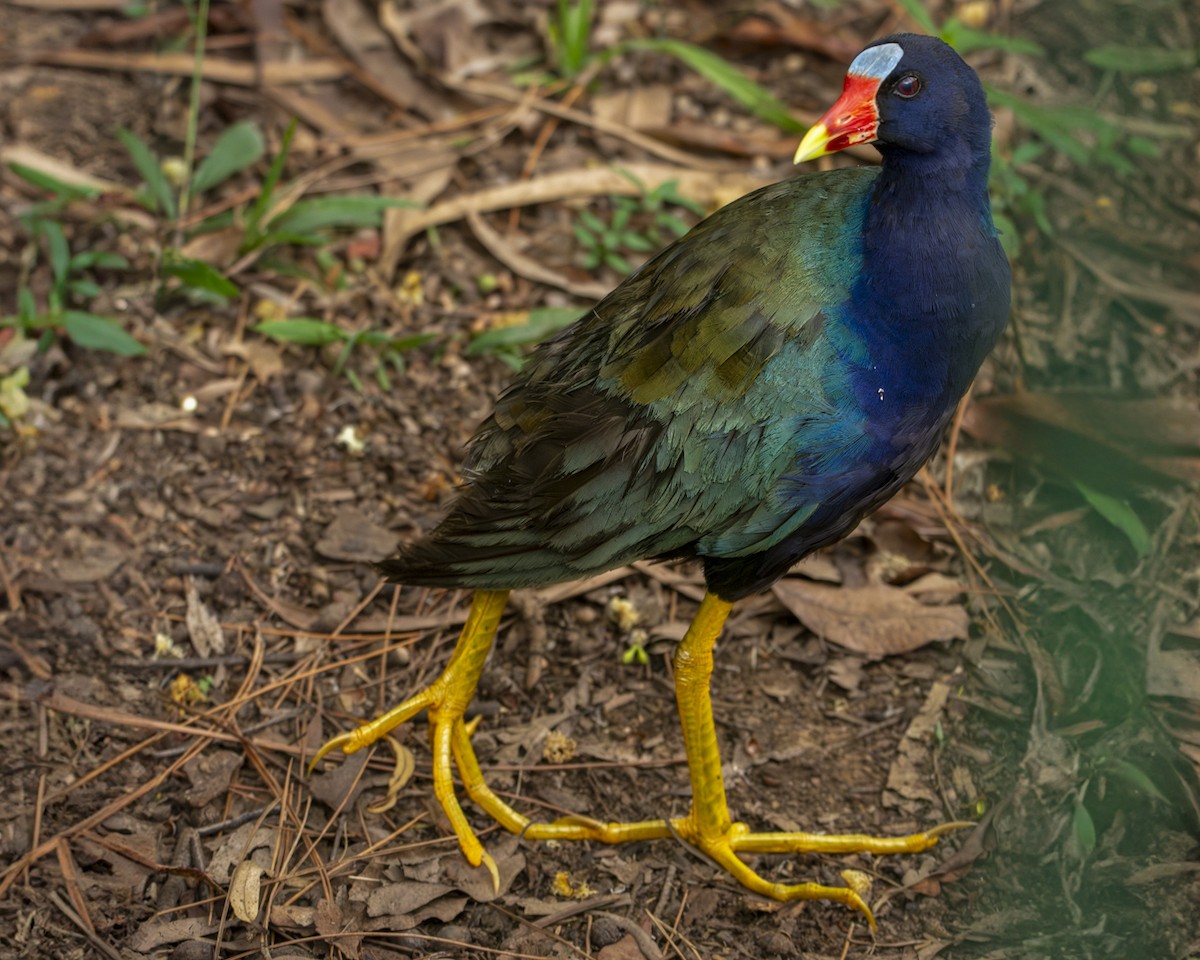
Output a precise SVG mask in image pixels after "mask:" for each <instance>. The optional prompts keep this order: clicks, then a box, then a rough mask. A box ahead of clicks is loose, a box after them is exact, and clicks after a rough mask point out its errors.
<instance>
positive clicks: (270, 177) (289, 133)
mask: <svg viewBox="0 0 1200 960" xmlns="http://www.w3.org/2000/svg"><path fill="white" fill-rule="evenodd" d="M295 135H296V118H295V117H292V119H291V121H290V122H289V123H288V125H287V129H285V130H284V131H283V138H282V139H281V140H280V142H279V151H278V152H277V153H276V154H275V158H274V159H273V160H272V161H271V169H269V170H268V171H267V175H266V177H265V178H264V179H263V183H262V189H261V190H259V191H258V199H257V200H255V201H254V206H252V207H251V208H250V212H249V213H248V214H247V215H246V230H247V233H250V234H257V233H258V232H259V229H260V227H261V226H262V222H263V217H265V216H266V215H267V210H268V209H270V206H271V200H272V198H273V197H274V195H275V188H276V187H277V186H278V185H279V178H280V177H282V176H283V165H284V163H285V162H286V161H287V155H288V152H289V151H290V150H291V146H292V137H294V136H295Z"/></svg>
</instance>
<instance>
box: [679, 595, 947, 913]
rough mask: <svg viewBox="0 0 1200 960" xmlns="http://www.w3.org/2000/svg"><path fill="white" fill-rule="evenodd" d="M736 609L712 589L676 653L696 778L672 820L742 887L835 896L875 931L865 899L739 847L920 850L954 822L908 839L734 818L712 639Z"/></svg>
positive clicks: (774, 893)
mask: <svg viewBox="0 0 1200 960" xmlns="http://www.w3.org/2000/svg"><path fill="white" fill-rule="evenodd" d="M731 607H732V604H730V603H728V602H726V601H724V600H722V599H720V598H719V597H717V596H715V595H714V594H711V593H710V594H706V595H705V597H704V600H703V602H702V603H701V604H700V609H699V610H698V611H696V616H695V618H694V619H693V620H692V623H691V626H690V627H689V628H688V632H687V634H686V635H685V636H684V638H683V640H682V642H681V643H680V644H679V648H678V649H677V650H676V652H675V699H676V701H677V703H678V706H679V720H680V724H681V725H682V727H683V742H684V746H685V748H686V751H687V758H688V774H689V776H690V778H691V781H692V806H691V809H690V810H689V811H688V814H687V816H686V817H683V818H682V819H681V820H676V821H672V826H673V827H674V832H675V833H676V834H678V836H679V837H680V839H682V840H684V841H685V842H687V843H689V844H691V845H692V846H695V847H696V848H697V849H699V850H701V851H702V852H704V853H705V854H707V855H708V856H709V857H710V858H711V859H713V860H714V861H716V862H717V863H718V864H719V865H720V866H722V867H724V868H725V869H726V870H727V871H729V873H730V874H732V875H733V876H734V878H735V879H737V880H738V882H739V883H741V884H742V886H744V887H746V888H748V889H750V890H753V891H755V892H756V893H760V894H763V895H764V896H768V897H771V898H773V899H775V900H835V901H837V902H838V903H842V904H845V905H846V906H848V907H851V908H853V909H855V910H857V911H859V912H860V913H862V914H863V916H865V917H866V918H867V921H868V922H869V923H870V924H871V927H872V929H874V927H875V918H874V917H873V916H872V914H871V911H870V909H869V908H868V907H867V905H866V903H864V902H863V899H862V897H861V896H859V894H858V893H856V892H855V891H853V890H851V889H849V888H848V887H826V886H822V885H821V884H817V883H800V884H783V883H772V882H770V881H768V880H765V879H763V878H762V877H760V876H759V875H758V874H757V873H755V872H754V871H753V870H751V869H750V868H749V867H748V866H746V864H744V863H743V862H742V861H741V860H740V859H739V858H738V856H737V855H738V853H852V852H864V853H915V852H918V851H921V850H925V849H928V848H929V847H931V846H933V845H934V844H935V843H937V840H938V836H939V834H940V833H943V832H945V831H946V830H947V829H951V828H953V827H954V826H956V825H953V824H951V825H946V826H943V827H940V828H938V829H937V830H931V831H928V832H926V833H918V834H913V835H912V836H908V837H868V836H862V835H858V834H852V835H846V836H825V835H822V834H812V833H751V832H750V828H749V827H747V826H746V824H744V823H736V822H734V821H733V820H732V818H731V817H730V815H729V805H728V803H727V802H726V800H725V780H724V777H723V776H722V775H721V756H720V752H719V749H718V746H717V738H716V728H715V725H714V723H713V714H712V699H711V696H710V694H709V681H710V679H711V677H712V670H713V654H712V651H713V645H714V644H715V643H716V641H717V637H718V636H720V634H721V628H722V627H723V626H724V625H725V620H726V618H727V617H728V616H729V611H730V609H731Z"/></svg>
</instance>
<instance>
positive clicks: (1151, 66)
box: [1083, 43, 1200, 73]
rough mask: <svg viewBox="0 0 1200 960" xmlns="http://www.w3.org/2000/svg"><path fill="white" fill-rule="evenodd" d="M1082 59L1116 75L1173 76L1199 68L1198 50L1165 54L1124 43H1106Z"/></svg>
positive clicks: (1152, 48) (1165, 51)
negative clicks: (1158, 74) (1154, 74)
mask: <svg viewBox="0 0 1200 960" xmlns="http://www.w3.org/2000/svg"><path fill="white" fill-rule="evenodd" d="M1083 59H1084V60H1086V61H1087V62H1088V63H1090V64H1091V65H1092V66H1093V67H1100V68H1101V69H1104V70H1116V71H1117V72H1118V73H1175V72H1176V71H1179V70H1190V69H1192V67H1195V66H1197V65H1198V64H1200V49H1196V48H1195V47H1185V48H1183V49H1181V50H1167V49H1164V48H1162V47H1128V46H1126V45H1125V44H1123V43H1106V44H1104V45H1103V46H1101V47H1096V48H1095V49H1094V50H1089V51H1088V52H1087V53H1085V54H1084V55H1083Z"/></svg>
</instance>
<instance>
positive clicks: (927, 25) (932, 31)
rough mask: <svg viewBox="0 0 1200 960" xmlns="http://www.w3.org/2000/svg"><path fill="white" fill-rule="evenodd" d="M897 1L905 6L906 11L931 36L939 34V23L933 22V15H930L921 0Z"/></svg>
mask: <svg viewBox="0 0 1200 960" xmlns="http://www.w3.org/2000/svg"><path fill="white" fill-rule="evenodd" d="M896 2H897V3H899V4H900V6H902V7H903V8H904V11H905V13H907V14H908V15H909V16H910V17H912V18H913V20H915V21H916V23H917V25H918V26H919V27H920V28H921V29H922V30H924V31H925V32H926V33H928V34H929V35H930V36H937V32H938V29H937V24H935V23H934V22H933V17H931V16H930V15H929V12H928V11H927V10H926V9H925V6H924V5H923V4H922V3H921V0H896Z"/></svg>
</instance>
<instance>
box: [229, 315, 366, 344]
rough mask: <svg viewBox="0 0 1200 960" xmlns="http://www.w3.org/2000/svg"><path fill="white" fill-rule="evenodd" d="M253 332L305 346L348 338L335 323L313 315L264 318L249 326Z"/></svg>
mask: <svg viewBox="0 0 1200 960" xmlns="http://www.w3.org/2000/svg"><path fill="white" fill-rule="evenodd" d="M251 329H252V330H253V331H254V332H255V333H261V334H262V335H263V336H264V337H270V338H271V339H272V340H279V341H281V342H283V343H298V344H301V345H302V346H306V347H324V346H326V345H327V344H330V343H337V342H338V341H340V340H346V339H348V338H349V334H348V333H346V331H345V330H343V329H342V328H341V327H339V326H337V324H333V323H326V322H325V321H324V320H317V319H315V318H313V317H292V318H291V319H289V320H265V321H263V322H262V323H259V324H256V325H255V326H253V327H251Z"/></svg>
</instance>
